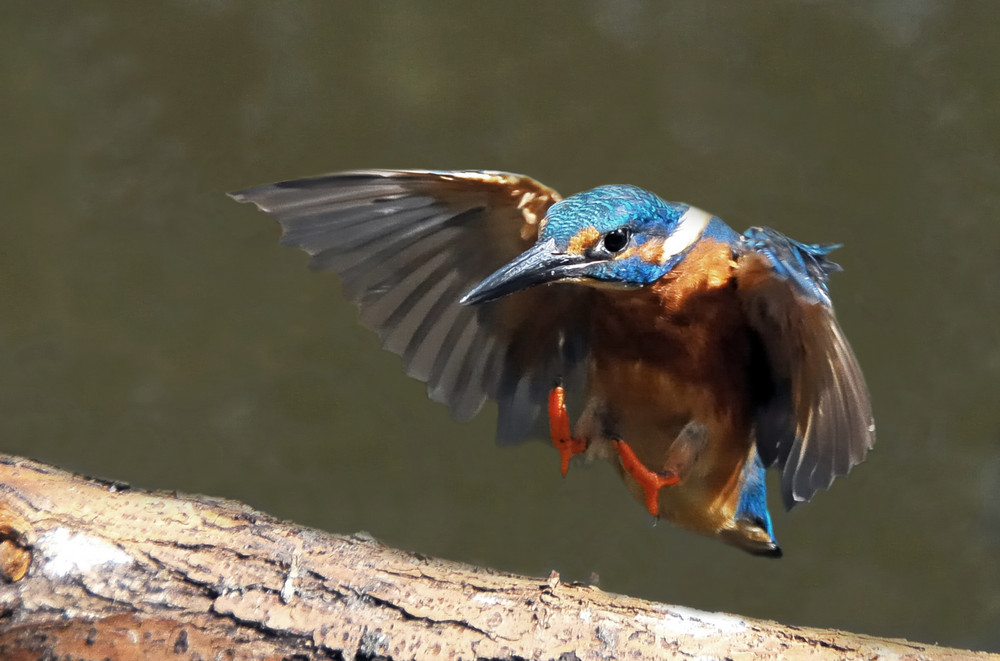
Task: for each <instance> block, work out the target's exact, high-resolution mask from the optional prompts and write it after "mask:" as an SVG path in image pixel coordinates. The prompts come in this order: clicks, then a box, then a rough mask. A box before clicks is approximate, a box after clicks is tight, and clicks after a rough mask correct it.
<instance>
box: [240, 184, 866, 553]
mask: <svg viewBox="0 0 1000 661" xmlns="http://www.w3.org/2000/svg"><path fill="white" fill-rule="evenodd" d="M232 197H233V198H235V199H236V200H238V201H240V202H252V203H254V204H255V205H256V206H257V207H258V208H259V209H260V210H262V211H264V212H266V213H268V214H270V215H272V216H274V217H275V218H276V219H277V220H278V221H279V222H280V223H281V226H282V228H283V235H282V243H283V244H286V245H292V246H297V247H299V248H301V249H303V250H304V251H306V252H307V253H308V254H309V255H310V266H312V267H313V268H317V269H323V270H331V271H334V272H336V273H338V274H339V275H340V278H341V281H342V283H343V288H344V291H345V293H346V295H347V296H348V297H349V298H350V299H351V300H352V301H354V302H355V303H357V304H358V305H359V306H360V309H361V320H362V322H363V323H364V324H366V325H367V326H369V327H370V328H372V329H373V330H374V331H375V332H377V333H378V334H379V337H380V338H381V340H382V344H383V346H384V347H385V348H386V349H388V350H389V351H392V352H394V353H396V354H399V355H400V356H402V358H403V364H404V366H405V368H406V372H407V373H408V374H409V375H410V376H412V377H414V378H417V379H420V380H421V381H424V382H425V383H427V387H428V392H429V395H430V397H431V398H432V399H434V400H436V401H439V402H443V403H445V404H447V406H448V407H449V409H450V411H451V413H452V415H453V416H454V417H455V418H457V419H459V420H467V419H469V418H471V417H473V416H474V415H476V413H477V412H478V411H479V410H480V408H481V407H482V405H483V403H484V402H485V401H486V400H487V399H491V400H493V401H495V402H496V403H497V405H498V407H499V415H498V423H497V439H498V441H499V442H500V443H502V444H503V443H513V442H517V441H519V440H522V439H524V438H526V437H529V436H532V432H533V430H534V428H535V427H536V423H539V422H543V421H544V420H545V419H546V418H547V419H548V426H549V431H548V435H549V436H550V438H551V441H552V443H553V445H554V446H555V447H556V449H557V450H558V451H559V454H560V460H561V461H560V463H561V470H562V473H563V475H565V474H566V471H567V469H568V467H569V464H570V460H571V458H572V457H574V456H575V455H577V454H581V455H584V456H585V457H587V458H589V459H593V458H603V459H606V460H608V461H610V462H611V463H612V464H613V465H614V466H615V468H616V469H617V471H618V472H619V474H620V475H621V476H622V478H623V480H624V482H625V485H626V486H627V488H628V490H629V491H630V492H631V493H632V494H633V495H634V496H635V498H636V499H637V500H638V501H639V502H640V503H642V505H643V506H644V507H645V508H646V509H647V510H648V511H649V512H650V514H652V515H653V516H654V517H656V518H658V519H664V520H667V521H670V522H671V523H673V524H675V525H677V526H680V527H682V528H685V529H688V530H691V531H694V532H696V533H700V534H704V535H708V536H712V537H716V538H718V539H720V540H722V541H724V542H727V543H729V544H733V545H735V546H738V547H740V548H742V549H744V550H746V551H749V552H751V553H754V554H759V555H768V556H780V555H781V547H780V546H779V545H778V542H777V540H776V539H775V536H774V530H773V526H772V522H771V515H770V512H769V510H768V505H767V491H766V482H765V471H766V470H767V469H769V468H774V469H776V470H778V471H780V473H781V496H782V500H783V502H784V505H785V507H786V508H791V507H792V506H793V505H795V504H796V503H799V502H803V501H807V500H809V499H810V498H811V497H812V496H813V494H814V493H815V492H816V491H817V490H819V489H827V488H829V486H830V484H831V483H832V482H833V480H834V478H836V477H837V476H840V475H846V474H847V473H848V472H849V471H850V470H851V468H852V467H853V466H854V465H855V464H857V463H859V462H861V461H862V460H863V459H864V457H865V454H866V453H867V451H868V450H869V449H871V447H872V445H873V443H874V441H875V426H874V422H873V418H872V410H871V403H870V400H869V395H868V391H867V387H866V385H865V381H864V377H863V376H862V374H861V370H860V368H859V366H858V363H857V360H856V359H855V357H854V353H853V352H852V350H851V347H850V345H849V344H848V342H847V339H846V338H845V337H844V333H843V331H842V330H841V328H840V326H839V324H838V323H837V319H836V316H835V315H834V311H833V307H832V304H831V301H830V295H829V291H828V289H827V278H828V277H829V275H830V274H831V273H833V272H835V271H837V270H839V268H840V267H839V266H837V265H836V264H835V263H833V262H831V261H830V260H829V259H828V258H827V254H828V253H829V252H830V251H831V250H832V249H834V248H836V247H838V246H835V245H830V244H822V245H812V244H805V243H800V242H798V241H795V240H793V239H790V238H788V237H787V236H784V235H783V234H780V233H778V232H776V231H774V230H772V229H768V228H763V227H754V228H751V229H749V230H747V231H746V232H744V233H743V234H739V233H737V232H736V231H734V230H733V229H731V228H730V227H729V226H728V225H726V224H725V223H724V222H723V221H722V220H720V219H719V218H717V217H715V216H713V215H712V214H710V213H707V212H705V211H702V210H701V209H698V208H696V207H693V206H690V205H687V204H681V203H676V202H667V201H665V200H663V199H661V198H660V197H658V196H656V195H655V194H653V193H651V192H649V191H647V190H644V189H642V188H638V187H636V186H627V185H611V186H601V187H598V188H594V189H591V190H588V191H585V192H582V193H578V194H576V195H573V196H571V197H568V198H566V199H562V198H561V196H560V195H559V194H558V193H557V192H556V191H554V190H552V189H551V188H548V187H547V186H544V185H543V184H541V183H539V182H537V181H535V180H534V179H531V178H530V177H526V176H522V175H517V174H511V173H506V172H494V171H483V170H467V171H427V170H368V171H356V172H343V173H337V174H329V175H325V176H319V177H313V178H307V179H298V180H294V181H285V182H280V183H275V184H267V185H263V186H257V187H254V188H249V189H247V190H243V191H240V192H237V193H232ZM568 402H569V403H568ZM575 402H579V410H578V411H576V413H577V414H578V415H577V417H576V421H575V424H573V425H571V424H570V417H569V416H570V413H569V411H568V408H570V407H572V406H573V405H574V403H575Z"/></svg>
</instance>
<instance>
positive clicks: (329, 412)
mask: <svg viewBox="0 0 1000 661" xmlns="http://www.w3.org/2000/svg"><path fill="white" fill-rule="evenodd" d="M997 25H1000V4H998V3H992V2H961V3H959V2H949V1H946V0H859V1H857V2H833V1H825V0H813V1H810V2H791V1H788V2H778V1H770V2H759V3H736V2H705V1H703V0H690V1H686V2H669V3H668V2H663V3H661V2H654V1H653V0H648V1H644V0H621V1H618V2H615V1H611V0H590V1H587V2H582V1H581V2H570V1H566V2H553V3H545V4H544V5H543V6H541V7H539V6H536V3H532V2H504V3H466V2H457V1H455V2H423V3H419V4H417V3H413V4H409V3H405V4H404V3H398V4H397V3H388V2H386V3H342V2H295V3H292V2H272V1H267V2H263V1H262V2H246V1H243V0H238V1H237V0H214V1H194V0H191V1H177V2H161V3H136V2H118V3H112V2H105V3H71V2H62V3H58V2H53V3H49V2H46V3H27V2H25V3H13V2H12V3H6V4H5V6H4V10H3V21H2V22H0V52H2V56H0V84H2V88H3V92H2V97H0V98H2V103H0V105H2V107H3V112H2V117H3V121H2V122H0V144H2V145H3V155H4V156H3V158H2V162H0V168H2V170H0V187H2V194H3V200H4V210H3V220H2V222H0V439H2V448H0V449H2V451H4V452H9V453H16V454H23V455H27V456H30V457H34V458H37V459H41V460H44V461H47V462H51V463H55V464H57V465H60V466H63V467H66V468H69V469H72V470H75V471H81V472H83V473H87V474H92V475H100V476H105V477H111V478H116V479H120V480H126V481H129V482H132V483H134V484H136V485H139V486H142V487H151V488H171V489H174V488H176V489H179V490H182V491H192V492H203V493H209V494H215V495H221V496H228V497H232V498H238V499H242V500H245V501H247V502H248V503H250V504H252V505H253V506H255V507H258V508H261V509H264V510H266V511H268V512H271V513H273V514H275V515H277V516H280V517H286V518H290V519H294V520H296V521H298V522H301V523H304V524H308V525H312V526H317V527H320V528H323V529H326V530H331V531H337V532H345V533H349V532H353V531H357V530H362V529H363V530H367V531H370V532H371V533H372V534H374V535H375V536H376V537H378V538H380V539H382V540H383V541H385V542H387V543H389V544H393V545H398V546H401V547H403V548H407V549H412V550H418V551H421V552H424V553H428V554H433V555H437V556H443V557H446V558H451V559H456V560H464V561H468V562H473V563H477V564H485V565H488V566H491V567H496V568H500V569H504V570H510V571H516V572H525V573H529V574H535V575H545V574H547V573H548V572H549V571H550V570H551V569H557V570H559V571H560V572H561V573H562V575H563V578H564V579H566V580H586V579H587V578H588V577H589V576H590V575H591V573H592V572H596V573H597V574H599V576H600V581H601V586H602V587H603V588H604V589H606V590H608V591H613V592H620V593H627V594H632V595H637V596H642V597H647V598H651V599H657V600H662V601H666V602H671V603H679V604H684V605H687V606H692V607H697V608H702V609H711V610H725V611H730V612H736V613H740V614H743V615H747V616H756V617H766V618H774V619H778V620H782V621H785V622H788V623H794V624H803V625H816V626H826V627H841V628H845V629H850V630H855V631H859V632H865V633H871V634H879V635H887V636H906V637H910V638H913V639H917V640H921V641H925V642H935V641H936V642H940V643H944V644H948V645H956V646H966V647H974V648H985V649H992V650H1000V561H998V556H1000V405H998V398H997V383H998V377H1000V276H998V267H997V252H998V249H1000V221H998V218H1000V115H998V110H997V109H998V108H1000V75H998V71H1000V68H998V66H997V63H998V61H1000V40H998V39H997V31H996V26H997ZM365 167H388V168H395V167H416V168H436V169H449V168H490V169H506V170H512V171H514V172H524V173H528V174H530V175H532V176H534V177H536V178H538V179H540V180H541V181H543V182H545V183H547V184H549V185H551V186H554V187H555V188H557V189H558V190H560V191H562V192H563V193H565V194H568V193H573V192H576V191H579V190H582V189H584V188H588V187H591V186H594V185H598V184H602V183H626V182H627V183H634V184H638V185H642V186H646V187H648V188H651V189H653V190H655V191H657V192H658V193H660V194H661V195H662V196H664V197H666V198H667V199H672V200H679V201H687V202H691V203H694V204H697V205H698V206H701V207H703V208H705V209H709V210H711V211H713V212H715V213H716V214H718V215H720V216H721V217H723V218H724V219H726V220H727V221H728V222H729V223H730V224H732V225H733V226H734V227H737V228H739V229H741V230H742V229H743V228H745V227H747V226H750V225H754V224H766V225H770V226H773V227H775V228H778V229H780V230H781V231H784V232H787V233H789V234H790V235H792V236H794V237H795V238H798V239H801V240H805V241H839V242H843V243H844V244H846V247H845V248H844V249H843V250H841V251H838V252H837V253H836V259H837V261H839V262H840V263H841V264H842V265H843V266H844V267H845V272H844V273H843V274H838V275H837V276H835V280H834V281H833V295H834V299H835V301H836V303H837V307H838V311H839V316H840V319H841V321H842V323H843V325H844V327H845V329H846V331H847V333H848V336H849V337H850V338H851V340H852V342H853V344H854V347H855V350H856V352H857V354H858V357H859V359H860V361H861V364H862V365H863V367H864V369H865V372H866V374H867V377H868V380H869V384H870V386H871V390H872V396H873V399H874V404H875V412H876V418H877V421H878V427H879V440H878V445H877V447H876V450H875V451H874V452H873V453H872V454H871V456H870V458H869V460H868V462H867V463H865V464H864V465H862V466H860V467H859V468H857V469H856V470H855V472H854V473H853V474H852V475H851V476H850V477H849V478H847V479H842V480H839V481H838V482H837V484H836V485H835V486H834V488H833V490H832V491H831V492H830V493H821V494H819V495H818V496H817V498H816V499H815V500H814V502H812V503H810V504H809V505H807V506H803V507H800V508H797V509H796V510H795V511H794V512H793V513H792V514H790V515H786V514H784V513H778V514H777V518H776V522H775V525H776V529H777V535H778V538H779V540H780V541H781V542H782V545H783V547H784V549H785V554H786V556H785V558H784V559H782V560H780V561H769V560H763V559H759V558H754V557H751V556H749V555H746V554H743V553H741V552H739V551H738V550H735V549H732V548H729V547H726V546H723V545H722V544H719V543H717V542H714V541H711V540H707V539H702V538H699V537H696V536H694V535H691V534H688V533H685V532H682V531H678V530H675V529H672V528H671V527H670V526H667V525H660V526H657V527H655V528H653V527H651V526H650V522H649V517H648V515H647V514H646V513H645V512H644V511H643V510H642V508H641V507H639V506H637V505H636V504H635V503H634V502H632V501H631V499H630V498H629V497H628V495H627V493H626V492H625V490H624V489H623V488H622V487H621V485H620V484H619V481H618V478H617V477H616V476H615V474H614V471H613V470H612V469H611V468H610V467H609V466H606V465H597V466H594V467H593V468H591V469H579V468H577V469H576V470H571V471H570V474H569V476H568V477H567V478H566V479H565V480H563V479H560V477H559V472H558V461H557V458H556V453H555V452H554V451H553V450H552V449H551V447H548V446H546V445H545V444H543V443H529V444H526V445H523V446H520V447H518V448H516V449H511V450H501V449H499V448H497V447H496V446H494V444H493V442H492V433H493V425H494V423H495V415H496V413H495V410H494V409H493V408H492V407H488V408H487V409H486V410H485V411H484V413H482V414H481V415H480V416H479V417H478V418H477V419H476V420H475V421H474V422H473V423H470V424H458V423H455V422H453V421H451V420H450V419H449V418H448V415H447V412H446V411H445V409H444V407H443V406H440V405H437V404H434V403H432V402H430V401H428V400H427V398H426V396H425V390H424V387H423V386H422V385H421V384H419V383H417V382H414V381H411V380H409V379H408V378H406V377H405V376H404V375H403V373H402V370H401V369H400V364H399V360H398V359H397V358H396V357H395V356H392V355H390V354H387V353H385V352H383V351H381V350H380V349H379V347H378V342H377V340H376V338H375V337H374V335H373V334H372V333H370V332H368V331H366V330H364V329H363V328H361V327H359V326H358V324H357V321H356V320H357V314H356V311H355V310H354V309H353V307H352V306H351V305H349V304H347V303H345V302H344V300H343V299H342V298H341V296H340V293H339V286H338V283H337V281H336V278H335V277H333V276H330V275H328V274H317V273H311V272H309V271H307V270H306V268H305V262H306V259H305V257H304V256H303V255H302V254H299V253H298V252H297V251H294V250H291V249H287V248H281V247H279V246H278V244H277V240H278V235H279V232H278V228H277V226H276V224H275V223H274V222H272V221H271V220H270V219H268V218H267V217H265V216H263V215H261V214H259V213H256V212H255V211H254V210H253V209H251V208H249V207H246V206H241V205H238V204H235V203H234V202H232V201H231V200H229V199H228V198H226V197H225V195H224V192H225V191H229V190H234V189H238V188H241V187H245V186H248V185H252V184H257V183H265V182H269V181H274V180H278V179H287V178H292V177H297V176H305V175H310V174H318V173H322V172H326V171H335V170H340V169H348V168H365ZM772 495H775V496H776V494H772ZM772 504H773V506H774V507H775V508H776V509H780V504H779V503H778V499H777V498H774V499H773V503H772Z"/></svg>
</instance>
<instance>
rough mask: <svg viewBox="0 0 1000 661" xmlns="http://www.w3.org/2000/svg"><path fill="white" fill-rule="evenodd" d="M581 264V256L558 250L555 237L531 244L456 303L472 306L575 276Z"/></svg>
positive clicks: (582, 265) (580, 268) (581, 267)
mask: <svg viewBox="0 0 1000 661" xmlns="http://www.w3.org/2000/svg"><path fill="white" fill-rule="evenodd" d="M585 266H587V259H586V258H585V257H584V256H583V255H571V254H569V253H564V252H559V251H557V250H556V242H555V239H549V240H548V241H546V242H545V243H538V244H535V245H534V246H532V247H531V248H529V249H528V250H526V251H525V252H523V253H521V255H519V256H518V257H517V258H515V259H514V260H513V261H511V262H510V263H509V264H507V265H506V266H502V267H500V269H498V270H497V271H496V272H495V273H494V274H493V275H491V276H489V277H488V278H486V279H485V280H483V281H482V282H480V283H479V284H478V285H476V286H475V287H473V288H472V290H471V291H469V293H467V294H466V295H465V296H463V297H462V299H461V300H460V301H459V303H461V304H462V305H475V304H476V303H486V302H488V301H495V300H496V299H498V298H502V297H504V296H507V295H508V294H513V293H514V292H518V291H521V290H522V289H527V288H528V287H534V286H535V285H541V284H544V283H546V282H555V281H557V280H563V279H566V278H572V277H576V276H577V275H579V274H580V272H581V271H582V270H583V267H585Z"/></svg>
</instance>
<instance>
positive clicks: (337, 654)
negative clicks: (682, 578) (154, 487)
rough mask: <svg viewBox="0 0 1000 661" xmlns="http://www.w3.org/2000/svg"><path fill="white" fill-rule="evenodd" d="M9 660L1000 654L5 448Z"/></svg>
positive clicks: (0, 631) (0, 553)
mask: <svg viewBox="0 0 1000 661" xmlns="http://www.w3.org/2000/svg"><path fill="white" fill-rule="evenodd" d="M0 578H2V579H3V583H2V584H0V609H2V610H0V658H2V659H11V660H19V659H40V658H41V659H56V658H59V659H62V658H67V659H69V658H71V659H86V660H89V659H95V660H97V659H159V658H169V659H206V660H207V659H237V658H239V659H242V658H247V659H250V658H252V659H282V658H303V659H306V658H337V659H340V658H343V659H348V658H364V659H371V658H379V657H381V658H388V659H435V658H441V659H472V658H528V659H536V658H537V659H555V658H560V659H608V658H620V659H627V658H654V657H664V658H669V657H674V656H677V657H682V656H683V657H686V656H696V657H700V658H727V659H758V658H782V659H798V658H806V657H808V658H810V659H845V658H864V659H876V658H880V657H883V656H884V657H891V658H902V659H971V658H978V659H1000V656H998V655H989V654H985V653H972V652H966V651H960V650H953V649H946V648H941V647H935V646H931V645H918V644H913V643H908V642H906V641H901V640H882V639H877V638H871V637H867V636H859V635H854V634H849V633H843V632H840V631H832V630H820V629H809V628H803V627H791V626H785V625H781V624H777V623H775V622H765V621H760V620H751V619H749V618H742V617H738V616H734V615H726V614H721V613H706V612H701V611H695V610H692V609H689V608H683V607H679V606H667V605H664V604H657V603H653V602H649V601H643V600H640V599H633V598H630V597H623V596H619V595H612V594H607V593H604V592H602V591H601V590H599V589H597V588H594V587H590V586H584V585H575V584H566V583H562V582H560V580H559V577H558V576H557V575H553V576H551V577H549V578H548V579H537V578H529V577H524V576H516V575H512V574H507V573H503V572H497V571H492V570H489V569H483V568H478V567H471V566H468V565H463V564H458V563H454V562H448V561H444V560H436V559H433V558H428V557H425V556H422V555H419V554H414V553H406V552H403V551H399V550H395V549H391V548H388V547H386V546H383V545H382V544H379V543H378V542H377V541H375V540H373V539H371V538H368V537H366V536H363V535H355V536H351V537H344V536H339V535H331V534H327V533H323V532H319V531H316V530H311V529H308V528H303V527H300V526H296V525H294V524H290V523H287V522H282V521H278V520H276V519H273V518H271V517H269V516H267V515H265V514H261V513H260V512H256V511H254V510H252V509H250V508H248V507H246V506H245V505H242V504H240V503H236V502H233V501H228V500H219V499H213V498H208V497H203V496H183V495H177V494H167V493H150V492H144V491H140V490H138V489H131V488H129V487H128V486H127V485H123V484H116V483H109V482H104V481H98V480H93V479H88V478H83V477H80V476H76V475H71V474H69V473H66V472H63V471H60V470H58V469H55V468H52V467H49V466H45V465H42V464H39V463H35V462H32V461H28V460H25V459H19V458H15V457H5V456H2V455H0Z"/></svg>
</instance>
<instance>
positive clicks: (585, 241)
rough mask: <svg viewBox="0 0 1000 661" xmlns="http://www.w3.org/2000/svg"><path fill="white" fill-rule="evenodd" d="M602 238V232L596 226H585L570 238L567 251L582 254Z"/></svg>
mask: <svg viewBox="0 0 1000 661" xmlns="http://www.w3.org/2000/svg"><path fill="white" fill-rule="evenodd" d="M600 238H601V233H600V232H598V231H597V228H596V227H585V228H583V229H582V230H580V231H579V232H577V233H576V236H574V237H573V238H572V239H570V240H569V248H567V252H570V253H572V254H574V255H582V254H583V253H584V251H585V250H587V248H589V247H591V246H592V245H594V244H595V243H597V240H598V239H600Z"/></svg>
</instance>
